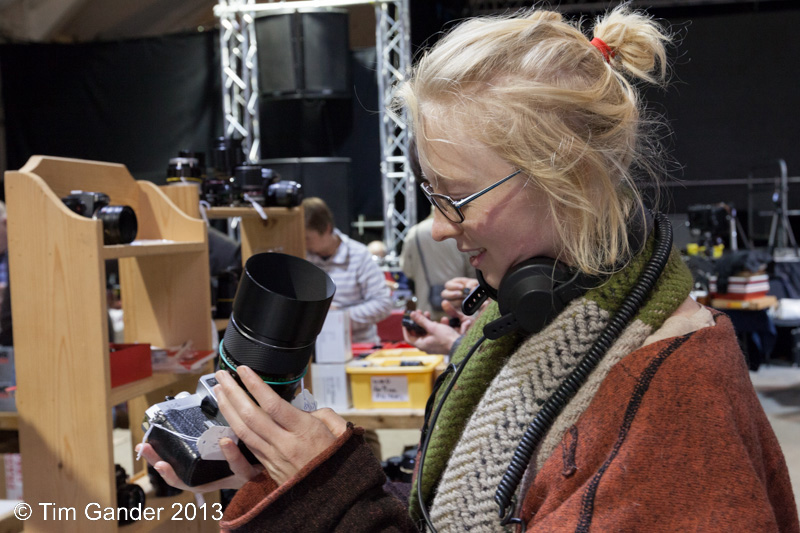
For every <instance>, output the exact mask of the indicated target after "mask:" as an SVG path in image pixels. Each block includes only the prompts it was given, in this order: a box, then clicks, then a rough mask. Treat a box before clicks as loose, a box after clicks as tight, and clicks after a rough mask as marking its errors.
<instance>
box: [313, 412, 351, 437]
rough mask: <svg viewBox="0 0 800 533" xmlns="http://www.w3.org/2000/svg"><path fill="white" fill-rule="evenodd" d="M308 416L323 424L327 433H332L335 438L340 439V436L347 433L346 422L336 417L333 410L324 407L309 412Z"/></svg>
mask: <svg viewBox="0 0 800 533" xmlns="http://www.w3.org/2000/svg"><path fill="white" fill-rule="evenodd" d="M309 414H310V415H311V416H313V417H314V418H316V419H317V420H319V421H321V422H322V423H323V424H325V427H327V428H328V431H330V432H331V433H333V434H334V436H336V437H341V436H342V434H343V433H344V432H345V431H347V421H346V420H345V419H344V418H342V417H341V416H339V415H337V414H336V413H335V412H334V411H333V409H330V408H328V407H324V408H322V409H317V410H316V411H311V412H310V413H309Z"/></svg>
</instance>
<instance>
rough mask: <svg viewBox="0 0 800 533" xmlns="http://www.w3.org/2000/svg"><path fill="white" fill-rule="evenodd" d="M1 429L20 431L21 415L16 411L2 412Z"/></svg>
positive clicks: (0, 416)
mask: <svg viewBox="0 0 800 533" xmlns="http://www.w3.org/2000/svg"><path fill="white" fill-rule="evenodd" d="M0 429H6V430H7V429H19V415H18V414H17V412H16V411H0Z"/></svg>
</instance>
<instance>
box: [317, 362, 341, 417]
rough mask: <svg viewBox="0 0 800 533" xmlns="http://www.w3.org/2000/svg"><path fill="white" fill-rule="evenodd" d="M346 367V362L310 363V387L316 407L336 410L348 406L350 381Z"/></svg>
mask: <svg viewBox="0 0 800 533" xmlns="http://www.w3.org/2000/svg"><path fill="white" fill-rule="evenodd" d="M346 367H347V363H326V364H317V363H313V364H312V365H311V387H312V390H313V394H314V399H315V400H317V406H318V407H330V408H331V409H333V410H336V411H341V410H344V409H349V408H350V405H351V402H350V381H349V380H348V379H347V370H346Z"/></svg>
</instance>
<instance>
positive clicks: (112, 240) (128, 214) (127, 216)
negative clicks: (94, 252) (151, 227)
mask: <svg viewBox="0 0 800 533" xmlns="http://www.w3.org/2000/svg"><path fill="white" fill-rule="evenodd" d="M94 218H96V219H99V220H102V221H103V243H104V244H127V243H129V242H133V241H134V240H135V239H136V233H137V231H138V230H139V223H138V221H137V220H136V213H134V212H133V209H132V208H131V207H130V206H127V205H109V206H106V207H102V208H100V210H99V211H98V212H97V213H96V214H95V216H94Z"/></svg>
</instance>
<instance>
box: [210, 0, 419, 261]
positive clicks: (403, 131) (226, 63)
mask: <svg viewBox="0 0 800 533" xmlns="http://www.w3.org/2000/svg"><path fill="white" fill-rule="evenodd" d="M358 4H374V5H375V42H376V47H377V75H378V90H379V92H380V95H379V98H380V102H381V104H382V105H381V106H380V116H379V120H380V142H381V168H380V172H381V180H382V187H383V207H384V212H383V224H384V242H385V244H386V248H387V250H388V252H389V255H388V257H387V261H388V262H389V263H390V264H392V263H395V262H396V258H397V254H398V252H399V250H400V247H401V245H402V242H403V239H404V238H405V236H406V234H407V233H408V230H409V228H411V226H413V225H414V224H415V223H416V221H417V204H416V183H415V181H416V180H415V178H414V176H413V174H412V173H411V170H410V167H409V165H408V141H409V131H408V129H407V120H406V118H407V117H406V116H405V111H397V112H396V113H394V112H392V111H390V106H391V102H392V100H393V98H394V89H395V87H396V85H397V83H398V82H400V81H402V80H404V79H405V78H406V76H407V75H408V73H409V72H410V70H411V44H410V24H409V12H408V0H308V1H302V0H301V1H295V2H269V3H256V2H255V0H219V3H218V4H217V5H216V6H215V8H214V14H215V15H216V16H217V17H218V18H219V20H220V55H221V60H222V61H221V64H222V91H223V106H224V107H223V109H224V113H225V117H224V118H225V135H226V136H228V137H229V136H233V135H239V136H241V137H242V147H243V149H244V150H245V153H246V156H247V159H248V160H249V161H251V162H255V161H257V160H258V159H260V141H261V138H260V130H259V112H258V111H259V106H258V61H257V58H258V55H257V54H258V52H257V50H256V39H255V25H254V24H253V22H254V19H255V13H256V12H268V11H271V10H276V9H287V8H290V9H303V8H309V7H313V8H316V7H346V6H349V5H358Z"/></svg>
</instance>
